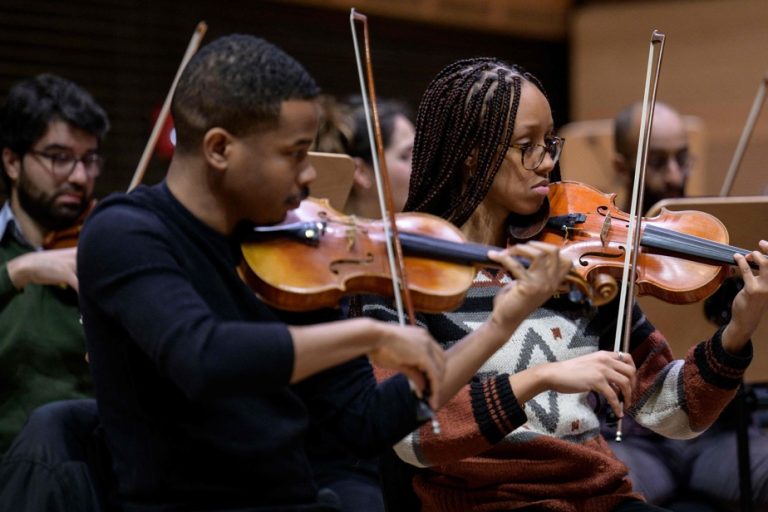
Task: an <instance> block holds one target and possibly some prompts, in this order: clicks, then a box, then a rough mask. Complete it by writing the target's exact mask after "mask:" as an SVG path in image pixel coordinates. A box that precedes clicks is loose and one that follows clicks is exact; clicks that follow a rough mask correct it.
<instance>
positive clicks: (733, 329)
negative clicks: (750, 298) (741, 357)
mask: <svg viewBox="0 0 768 512" xmlns="http://www.w3.org/2000/svg"><path fill="white" fill-rule="evenodd" d="M750 337H751V333H750V332H749V331H748V330H747V329H743V328H741V327H740V326H739V325H738V323H737V322H734V321H733V320H731V321H730V322H729V323H728V324H727V325H726V326H725V328H723V330H722V332H721V334H720V344H721V345H722V346H723V349H725V351H726V352H728V353H729V354H732V355H738V354H740V353H741V352H742V351H743V350H744V347H745V346H746V345H747V342H749V339H750Z"/></svg>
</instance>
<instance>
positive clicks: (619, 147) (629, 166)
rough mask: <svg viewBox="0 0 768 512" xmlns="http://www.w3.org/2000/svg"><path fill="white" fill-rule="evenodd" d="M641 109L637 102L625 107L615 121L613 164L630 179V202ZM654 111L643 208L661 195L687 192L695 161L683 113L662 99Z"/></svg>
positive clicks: (679, 195) (664, 197)
mask: <svg viewBox="0 0 768 512" xmlns="http://www.w3.org/2000/svg"><path fill="white" fill-rule="evenodd" d="M641 111H642V104H641V103H634V104H632V105H630V106H629V107H627V108H625V109H624V110H622V111H621V112H620V113H619V114H618V115H617V116H616V119H615V122H614V146H615V150H616V152H615V154H614V167H615V169H616V171H617V172H618V173H619V174H620V175H622V176H623V177H624V178H625V179H626V181H627V203H629V202H630V201H631V198H632V185H633V182H634V175H635V154H636V153H637V140H638V138H639V137H640V115H641ZM653 112H654V113H653V129H652V130H651V136H650V139H649V141H648V160H647V164H646V173H645V192H644V193H643V211H644V212H646V211H648V209H649V208H650V207H651V206H653V205H654V204H656V203H658V202H659V201H661V200H662V199H669V198H675V197H683V196H685V185H686V182H687V181H688V175H689V174H690V172H691V167H692V165H693V162H694V159H693V156H691V153H690V150H689V149H688V133H687V132H686V129H685V124H684V123H683V119H682V118H681V117H680V114H678V113H677V111H675V110H674V109H673V108H672V107H670V106H669V105H667V104H665V103H661V102H657V103H656V108H655V109H654V111H653ZM627 211H628V207H627Z"/></svg>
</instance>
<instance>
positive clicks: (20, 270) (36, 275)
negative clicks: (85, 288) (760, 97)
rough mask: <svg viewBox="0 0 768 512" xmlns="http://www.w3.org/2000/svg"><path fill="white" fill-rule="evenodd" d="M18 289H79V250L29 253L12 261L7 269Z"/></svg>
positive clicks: (73, 248) (72, 248) (69, 249)
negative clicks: (31, 286)
mask: <svg viewBox="0 0 768 512" xmlns="http://www.w3.org/2000/svg"><path fill="white" fill-rule="evenodd" d="M6 268H7V269H8V275H9V276H10V278H11V282H12V283H13V285H14V286H15V287H16V288H17V289H18V290H21V289H23V288H24V287H25V286H26V285H28V284H30V283H32V284H41V285H68V286H71V287H72V288H74V289H75V290H77V289H78V281H77V248H75V247H71V248H68V249H55V250H51V251H37V252H28V253H26V254H22V255H21V256H17V257H16V258H14V259H12V260H10V261H9V262H8V265H7V267H6Z"/></svg>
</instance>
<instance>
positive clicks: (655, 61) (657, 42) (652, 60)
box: [613, 30, 666, 442]
mask: <svg viewBox="0 0 768 512" xmlns="http://www.w3.org/2000/svg"><path fill="white" fill-rule="evenodd" d="M665 37H666V36H665V35H664V34H663V33H661V32H659V31H658V30H654V31H653V34H651V42H650V45H649V48H648V66H647V68H646V74H645V91H644V93H643V110H642V113H641V119H640V137H639V139H638V143H637V158H636V159H635V180H634V183H633V187H632V205H631V209H630V211H629V228H628V229H627V242H626V248H627V249H626V251H625V253H624V268H623V270H622V276H621V290H620V292H619V293H620V296H619V315H618V318H617V320H616V338H615V339H614V343H613V349H614V350H615V351H616V352H617V353H618V354H619V357H621V352H624V353H627V352H629V337H630V334H631V332H632V329H631V326H632V295H633V291H634V282H635V276H636V274H637V272H636V269H637V255H638V253H639V252H640V249H639V247H640V232H641V229H640V222H641V219H642V215H643V211H642V204H643V194H644V189H645V170H646V165H647V162H648V145H649V143H650V138H651V128H652V126H653V113H654V110H655V107H656V91H657V89H658V87H659V74H660V72H661V61H662V57H663V55H664V39H665ZM657 46H658V56H656V51H655V50H656V47H657ZM620 350H621V352H620ZM621 439H622V432H621V418H619V422H618V424H617V427H616V441H617V442H621Z"/></svg>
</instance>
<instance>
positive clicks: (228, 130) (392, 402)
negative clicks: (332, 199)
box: [78, 35, 569, 511]
mask: <svg viewBox="0 0 768 512" xmlns="http://www.w3.org/2000/svg"><path fill="white" fill-rule="evenodd" d="M318 92H319V91H318V88H317V86H316V85H315V83H314V81H313V80H312V78H311V77H310V76H309V75H308V74H307V72H306V71H305V70H304V69H303V68H302V67H301V65H300V64H299V63H297V62H296V61H295V60H293V59H292V58H291V57H289V56H288V55H286V54H285V53H283V52H282V51H281V50H279V49H278V48H276V47H274V46H273V45H271V44H269V43H267V42H266V41H263V40H261V39H257V38H254V37H250V36H242V35H234V36H228V37H224V38H221V39H218V40H216V41H214V42H213V43H211V44H209V45H208V46H206V47H205V48H203V49H202V50H201V51H200V52H198V54H197V55H195V57H194V58H193V59H192V60H191V62H190V63H189V65H188V66H187V68H186V69H185V71H184V73H183V74H182V77H181V79H180V81H179V84H178V88H177V91H176V94H175V97H174V101H173V117H174V121H175V126H176V130H177V140H178V145H177V148H176V153H175V155H174V157H173V160H172V162H171V164H170V168H169V170H168V175H167V178H166V180H165V181H164V182H162V183H160V184H159V185H156V186H153V187H140V188H139V189H137V190H136V191H134V192H133V193H131V194H128V195H126V194H118V195H115V196H112V197H110V198H108V199H106V200H104V201H102V202H101V204H100V205H99V207H98V208H97V209H96V211H95V212H94V213H93V214H92V215H91V216H90V217H89V219H88V222H87V223H86V226H85V228H84V230H83V233H82V236H81V239H80V246H79V252H78V269H79V277H80V293H81V297H80V298H81V309H82V313H83V320H84V326H85V330H86V337H87V341H88V349H89V354H90V360H91V366H92V372H93V376H94V383H95V386H96V395H97V400H98V403H99V412H100V417H101V421H102V423H103V426H104V431H105V435H106V441H107V445H108V447H109V450H110V455H111V457H112V461H113V462H112V466H113V469H114V472H115V474H116V477H117V488H118V499H119V501H120V504H121V506H122V508H123V509H124V510H128V511H149V510H151V511H158V510H191V509H194V510H238V511H245V510H281V511H286V510H335V508H334V504H333V503H331V502H332V501H333V500H332V499H330V500H327V501H326V500H324V499H323V496H324V495H323V493H319V492H318V489H317V488H316V486H315V485H314V483H313V480H312V475H311V468H310V467H309V464H308V462H307V459H306V457H305V454H304V449H303V441H302V438H303V435H304V432H305V430H306V427H307V424H308V421H309V415H311V417H312V419H313V423H314V424H317V425H321V426H322V428H326V429H328V430H329V431H333V432H334V434H335V435H336V436H338V438H340V439H344V440H345V441H347V442H348V443H349V444H350V446H351V447H352V448H353V449H355V450H356V451H358V452H360V453H361V454H365V453H374V452H376V451H378V450H381V449H383V448H384V447H386V446H389V445H391V444H393V443H394V442H396V441H397V440H398V439H399V438H400V437H402V436H403V435H405V434H406V433H408V432H410V431H411V430H413V428H415V427H416V426H417V424H418V420H417V406H418V399H417V398H416V397H415V396H414V393H412V392H411V388H412V387H415V389H416V390H417V393H418V392H419V390H421V389H423V388H424V386H425V384H426V383H429V386H430V388H431V389H432V390H433V394H432V397H431V405H432V406H433V407H439V405H440V404H441V403H443V401H444V398H447V397H450V395H452V394H453V393H455V392H456V390H458V389H459V388H460V387H461V386H462V384H464V383H465V382H466V381H467V379H469V377H470V376H471V375H472V373H473V372H474V370H475V369H476V368H477V366H478V365H479V364H480V363H481V362H482V361H483V360H485V359H486V358H487V357H489V356H490V355H491V354H492V353H493V352H494V351H495V350H496V349H497V348H498V347H499V346H500V345H501V344H502V343H503V342H504V341H505V340H506V339H507V338H508V336H509V333H510V332H511V330H513V329H514V328H515V327H516V326H517V325H518V324H519V322H520V321H521V320H522V319H523V318H524V317H525V316H526V315H527V313H528V312H529V311H530V310H532V309H533V308H535V306H536V305H537V304H538V303H540V302H543V301H544V300H545V299H546V298H547V297H549V296H550V295H551V294H552V293H553V292H554V290H555V289H556V288H557V286H558V284H559V283H560V282H561V280H562V278H563V276H564V274H565V273H566V272H567V269H568V266H569V265H568V262H565V261H563V259H562V258H560V257H559V253H558V251H557V250H556V249H553V248H549V247H542V246H540V245H537V244H533V245H530V246H523V247H522V248H518V249H516V250H515V251H514V254H517V255H522V256H525V257H526V258H528V259H530V260H531V261H532V265H531V267H530V269H529V270H524V269H522V267H521V266H520V264H519V263H517V262H516V261H515V260H513V258H512V254H513V251H502V252H497V253H492V254H491V257H492V258H493V259H494V260H496V261H498V262H499V263H500V264H502V265H504V266H505V267H507V268H509V269H510V271H512V272H515V273H516V274H517V275H519V280H518V285H517V286H513V287H510V289H509V290H508V292H509V293H504V294H501V295H500V297H499V299H498V300H497V302H498V308H496V310H494V313H493V314H492V315H491V317H490V318H489V319H488V321H487V322H486V324H485V327H484V328H483V327H481V328H479V329H478V331H477V332H476V334H474V335H473V336H472V337H470V338H467V339H466V340H465V341H466V343H464V342H459V343H457V345H456V346H455V347H453V348H452V349H451V351H450V352H446V353H445V355H444V353H443V352H442V351H441V350H440V349H439V348H438V347H437V345H436V344H435V342H434V340H432V338H431V337H430V336H429V335H428V334H427V333H426V331H424V330H423V329H421V328H418V327H410V326H397V325H394V326H393V325H387V324H384V323H379V322H376V321H373V320H369V319H352V320H335V321H330V322H326V323H322V324H309V325H301V326H297V325H287V324H286V323H284V322H283V321H282V320H281V319H280V318H278V316H277V315H276V313H275V312H274V311H272V310H271V309H270V308H268V307H267V306H266V305H265V304H264V303H262V302H261V300H259V298H257V297H256V296H255V295H254V293H253V291H252V290H251V289H250V288H248V287H247V286H246V285H245V284H244V283H243V281H242V280H241V278H240V275H239V274H238V271H237V269H236V267H237V265H238V263H239V261H240V239H239V238H238V236H237V233H238V232H239V228H241V227H242V226H252V225H269V224H275V223H279V222H280V221H282V220H283V219H284V217H285V216H286V213H287V212H288V211H289V210H290V209H292V208H295V207H297V206H298V205H299V202H300V201H301V199H302V198H303V195H304V190H305V188H306V186H307V185H308V184H309V182H310V181H311V180H312V179H313V178H314V174H315V172H314V170H313V169H312V168H311V167H310V166H309V163H308V160H307V151H308V149H309V147H310V145H311V144H312V141H313V140H314V138H315V133H316V131H317V125H318V106H317V103H316V101H315V98H316V96H317V94H318ZM315 316H316V317H317V318H322V320H328V319H329V318H328V316H327V315H324V314H322V313H318V314H316V315H313V316H312V317H311V318H310V317H305V318H303V322H302V323H304V324H306V323H307V320H308V319H311V320H314V318H315ZM365 356H367V358H370V359H371V360H372V361H373V362H374V363H378V364H380V365H382V366H384V367H388V368H393V369H395V370H399V371H402V372H404V373H405V374H406V375H407V376H408V377H410V380H411V382H413V383H415V384H410V383H409V379H408V378H407V377H406V376H405V375H403V374H400V375H398V376H395V377H393V378H391V379H389V380H388V381H386V382H384V383H382V384H379V385H377V384H376V381H375V379H374V378H373V374H372V372H371V367H370V364H369V362H368V359H367V358H366V357H365Z"/></svg>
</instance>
